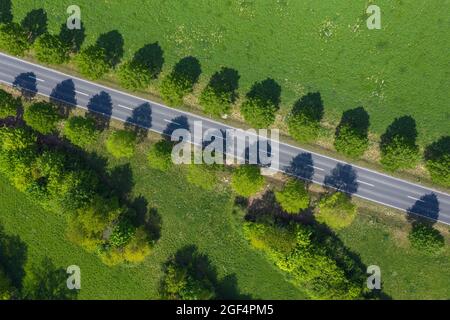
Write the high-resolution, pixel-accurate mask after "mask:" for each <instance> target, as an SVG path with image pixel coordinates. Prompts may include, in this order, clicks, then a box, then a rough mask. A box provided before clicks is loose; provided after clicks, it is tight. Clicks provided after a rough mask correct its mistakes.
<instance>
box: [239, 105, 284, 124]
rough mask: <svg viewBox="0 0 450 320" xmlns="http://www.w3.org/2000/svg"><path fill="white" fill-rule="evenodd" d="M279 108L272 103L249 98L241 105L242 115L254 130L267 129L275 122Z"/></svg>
mask: <svg viewBox="0 0 450 320" xmlns="http://www.w3.org/2000/svg"><path fill="white" fill-rule="evenodd" d="M277 110H278V108H277V107H276V106H275V104H273V103H272V102H271V101H264V100H263V99H260V98H257V97H253V98H247V100H245V101H244V102H243V103H242V105H241V114H242V116H243V117H244V119H245V121H246V122H247V123H248V124H250V125H251V126H252V127H254V128H267V127H269V126H270V125H271V124H273V122H274V121H275V113H276V112H277Z"/></svg>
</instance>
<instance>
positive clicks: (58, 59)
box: [34, 33, 69, 64]
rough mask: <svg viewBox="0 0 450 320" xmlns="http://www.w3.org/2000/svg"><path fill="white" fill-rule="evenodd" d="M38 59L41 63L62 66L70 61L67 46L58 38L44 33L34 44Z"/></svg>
mask: <svg viewBox="0 0 450 320" xmlns="http://www.w3.org/2000/svg"><path fill="white" fill-rule="evenodd" d="M34 51H35V53H36V58H37V59H38V60H39V61H40V62H44V63H51V64H61V63H64V62H66V61H67V60H68V58H69V56H68V53H67V48H66V46H65V45H64V44H63V43H62V42H61V40H60V39H59V37H58V36H54V35H51V34H49V33H44V34H43V35H41V36H40V37H39V38H37V40H36V42H35V43H34Z"/></svg>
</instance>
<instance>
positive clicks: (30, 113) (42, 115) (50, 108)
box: [23, 102, 61, 134]
mask: <svg viewBox="0 0 450 320" xmlns="http://www.w3.org/2000/svg"><path fill="white" fill-rule="evenodd" d="M23 119H24V120H25V122H26V123H27V124H28V125H29V126H30V127H31V128H33V129H34V130H36V131H37V132H40V133H42V134H49V133H52V132H54V131H55V130H56V126H57V124H58V121H59V120H60V119H61V116H60V115H59V114H58V111H57V110H56V107H55V106H54V105H53V104H50V103H47V102H37V103H34V104H32V105H31V106H29V107H27V108H25V112H24V114H23Z"/></svg>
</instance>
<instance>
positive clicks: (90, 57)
mask: <svg viewBox="0 0 450 320" xmlns="http://www.w3.org/2000/svg"><path fill="white" fill-rule="evenodd" d="M75 63H76V65H77V67H78V70H79V71H80V73H81V74H83V75H84V76H86V77H88V78H90V79H92V80H96V79H99V78H100V77H102V76H103V75H104V74H105V73H107V72H108V71H109V70H110V68H111V66H110V64H109V63H108V61H107V55H106V52H105V49H103V48H101V47H99V46H95V45H91V46H89V47H87V48H86V49H84V50H82V51H81V52H80V53H79V54H78V55H77V56H76V57H75Z"/></svg>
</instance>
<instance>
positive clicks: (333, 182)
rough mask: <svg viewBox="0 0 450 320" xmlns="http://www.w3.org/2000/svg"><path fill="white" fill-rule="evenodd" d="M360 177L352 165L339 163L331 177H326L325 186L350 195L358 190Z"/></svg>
mask: <svg viewBox="0 0 450 320" xmlns="http://www.w3.org/2000/svg"><path fill="white" fill-rule="evenodd" d="M357 179H358V176H357V174H356V171H355V169H353V167H352V166H351V165H348V164H342V163H338V164H337V165H336V167H335V168H334V169H333V171H332V172H331V174H330V175H327V176H325V180H324V184H325V186H327V187H332V188H335V189H337V190H338V191H343V192H346V193H349V194H352V193H355V192H356V191H357V190H358V182H357Z"/></svg>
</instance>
